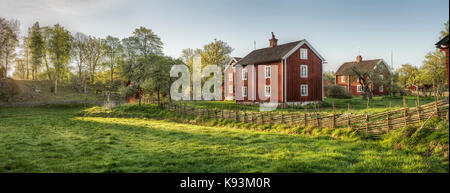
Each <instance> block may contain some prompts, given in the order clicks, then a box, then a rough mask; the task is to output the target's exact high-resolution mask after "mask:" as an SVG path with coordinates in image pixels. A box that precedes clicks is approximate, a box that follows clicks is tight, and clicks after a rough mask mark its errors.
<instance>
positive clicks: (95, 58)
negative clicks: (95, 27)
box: [86, 36, 105, 85]
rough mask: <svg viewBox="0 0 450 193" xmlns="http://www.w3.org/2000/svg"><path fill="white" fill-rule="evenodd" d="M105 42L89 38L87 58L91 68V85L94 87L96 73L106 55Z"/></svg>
mask: <svg viewBox="0 0 450 193" xmlns="http://www.w3.org/2000/svg"><path fill="white" fill-rule="evenodd" d="M104 43H105V41H104V40H103V39H100V38H96V37H92V36H89V37H88V39H87V42H86V56H87V63H88V66H89V74H90V78H89V79H90V83H91V85H94V81H95V72H96V70H97V69H98V67H99V65H100V60H101V59H102V58H103V56H104V55H105V51H104Z"/></svg>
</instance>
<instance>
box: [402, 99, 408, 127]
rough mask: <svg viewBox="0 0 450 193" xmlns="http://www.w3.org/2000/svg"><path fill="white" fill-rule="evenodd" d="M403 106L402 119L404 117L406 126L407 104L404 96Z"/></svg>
mask: <svg viewBox="0 0 450 193" xmlns="http://www.w3.org/2000/svg"><path fill="white" fill-rule="evenodd" d="M403 108H404V113H403V114H404V119H405V127H406V126H408V106H406V100H405V96H403Z"/></svg>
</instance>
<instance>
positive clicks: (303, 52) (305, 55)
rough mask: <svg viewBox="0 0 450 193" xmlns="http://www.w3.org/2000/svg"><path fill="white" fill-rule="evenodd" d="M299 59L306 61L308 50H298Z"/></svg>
mask: <svg viewBox="0 0 450 193" xmlns="http://www.w3.org/2000/svg"><path fill="white" fill-rule="evenodd" d="M300 59H302V60H307V59H308V49H306V48H300Z"/></svg>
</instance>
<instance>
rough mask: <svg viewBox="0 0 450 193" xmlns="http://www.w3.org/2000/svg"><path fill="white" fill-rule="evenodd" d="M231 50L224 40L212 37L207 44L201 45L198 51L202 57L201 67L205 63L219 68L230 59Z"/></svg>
mask: <svg viewBox="0 0 450 193" xmlns="http://www.w3.org/2000/svg"><path fill="white" fill-rule="evenodd" d="M232 51H233V48H231V47H230V46H229V45H228V44H227V43H226V42H224V41H222V40H217V39H214V41H212V42H211V43H209V44H206V45H205V46H203V50H202V52H201V53H200V55H201V57H202V68H203V67H204V66H206V65H218V66H219V67H220V68H221V69H223V68H224V66H225V65H226V64H227V63H228V62H229V61H230V58H231V57H230V54H231V52H232Z"/></svg>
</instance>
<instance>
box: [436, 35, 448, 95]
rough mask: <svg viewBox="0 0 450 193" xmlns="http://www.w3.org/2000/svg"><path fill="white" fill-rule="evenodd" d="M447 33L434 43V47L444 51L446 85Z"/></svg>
mask: <svg viewBox="0 0 450 193" xmlns="http://www.w3.org/2000/svg"><path fill="white" fill-rule="evenodd" d="M448 38H449V37H448V35H447V36H445V37H444V38H442V39H441V40H440V41H439V42H437V43H436V47H437V48H439V49H441V51H443V52H445V56H446V59H445V64H446V65H447V86H448V79H449V78H448V55H449V53H448Z"/></svg>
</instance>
